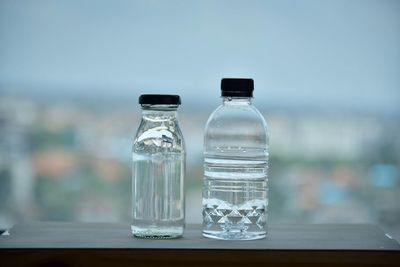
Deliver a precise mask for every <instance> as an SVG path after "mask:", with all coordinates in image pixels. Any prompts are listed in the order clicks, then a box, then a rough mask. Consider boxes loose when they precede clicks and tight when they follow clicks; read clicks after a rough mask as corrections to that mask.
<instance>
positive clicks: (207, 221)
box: [203, 78, 269, 240]
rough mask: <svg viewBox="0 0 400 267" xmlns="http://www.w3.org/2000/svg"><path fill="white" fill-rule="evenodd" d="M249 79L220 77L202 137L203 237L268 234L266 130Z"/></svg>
mask: <svg viewBox="0 0 400 267" xmlns="http://www.w3.org/2000/svg"><path fill="white" fill-rule="evenodd" d="M253 90H254V82H253V80H252V79H238V78H228V79H222V82H221V91H222V92H221V93H222V105H221V106H219V107H218V108H217V109H216V110H215V111H214V112H213V113H212V114H211V116H210V118H209V119H208V121H207V124H206V127H205V135H204V180H203V235H204V236H205V237H209V238H214V239H226V240H252V239H260V238H264V237H265V236H266V234H267V205H268V196H267V192H268V191H267V189H268V178H267V170H268V142H269V137H268V132H267V124H266V122H265V120H264V118H263V116H262V115H261V113H260V112H259V111H258V110H257V109H256V108H255V107H254V106H253V105H252V101H251V98H252V97H253Z"/></svg>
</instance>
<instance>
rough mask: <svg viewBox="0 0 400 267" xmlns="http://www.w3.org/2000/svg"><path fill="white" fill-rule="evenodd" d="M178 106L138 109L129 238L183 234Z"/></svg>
mask: <svg viewBox="0 0 400 267" xmlns="http://www.w3.org/2000/svg"><path fill="white" fill-rule="evenodd" d="M177 107H178V105H142V109H143V112H142V120H141V123H140V126H139V129H138V132H137V134H136V137H135V139H134V143H133V149H132V160H133V165H132V209H133V212H132V215H133V220H132V225H131V230H132V234H133V235H134V236H136V237H141V238H177V237H180V236H182V235H183V230H184V219H185V215H184V211H185V200H184V174H185V145H184V140H183V136H182V133H181V130H180V129H179V125H178V120H177V112H176V109H177Z"/></svg>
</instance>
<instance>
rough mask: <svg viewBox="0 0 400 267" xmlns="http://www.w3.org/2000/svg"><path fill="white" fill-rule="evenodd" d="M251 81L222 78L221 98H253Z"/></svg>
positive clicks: (252, 83)
mask: <svg viewBox="0 0 400 267" xmlns="http://www.w3.org/2000/svg"><path fill="white" fill-rule="evenodd" d="M253 91H254V81H253V79H243V78H224V79H222V80H221V96H239V97H240V96H243V97H253Z"/></svg>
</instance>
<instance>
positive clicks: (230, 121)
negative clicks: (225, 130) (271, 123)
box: [205, 105, 268, 131]
mask: <svg viewBox="0 0 400 267" xmlns="http://www.w3.org/2000/svg"><path fill="white" fill-rule="evenodd" d="M222 125H226V126H228V125H229V126H230V127H235V125H236V127H245V126H246V125H253V126H258V127H262V128H264V129H265V131H267V130H268V126H267V122H266V120H265V118H264V117H263V115H262V114H261V112H260V111H259V110H258V109H257V108H256V107H255V106H254V105H246V106H225V105H220V106H219V107H217V109H215V110H214V112H213V113H212V114H211V115H210V117H209V118H208V120H207V123H206V127H205V130H206V131H207V129H209V128H210V127H218V126H219V127H221V126H222Z"/></svg>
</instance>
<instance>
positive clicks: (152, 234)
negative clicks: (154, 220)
mask: <svg viewBox="0 0 400 267" xmlns="http://www.w3.org/2000/svg"><path fill="white" fill-rule="evenodd" d="M131 230H132V235H133V236H134V237H136V238H144V239H174V238H180V237H182V236H183V227H168V228H167V227H146V228H142V227H137V226H134V225H131Z"/></svg>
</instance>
